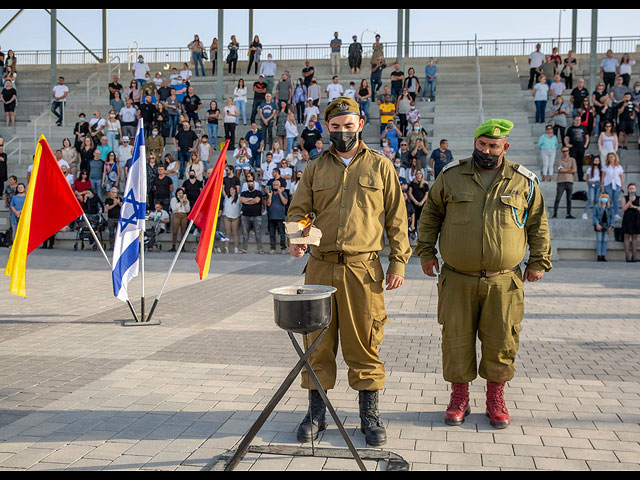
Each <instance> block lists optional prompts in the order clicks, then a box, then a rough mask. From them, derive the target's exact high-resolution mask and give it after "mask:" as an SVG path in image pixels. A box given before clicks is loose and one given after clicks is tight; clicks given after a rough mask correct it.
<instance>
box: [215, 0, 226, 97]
mask: <svg viewBox="0 0 640 480" xmlns="http://www.w3.org/2000/svg"><path fill="white" fill-rule="evenodd" d="M223 43H224V9H223V8H219V9H218V65H217V67H218V90H217V92H218V93H217V98H216V100H217V101H218V105H224V100H223V95H224V84H223V81H224V80H223V78H222V69H223V68H224V60H223V59H224V57H223V55H222V44H223Z"/></svg>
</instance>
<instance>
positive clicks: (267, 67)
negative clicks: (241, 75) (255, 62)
mask: <svg viewBox="0 0 640 480" xmlns="http://www.w3.org/2000/svg"><path fill="white" fill-rule="evenodd" d="M260 74H261V75H263V76H264V82H265V83H266V84H267V92H268V93H271V90H272V89H273V77H275V75H276V64H275V62H274V61H273V56H272V55H271V54H269V55H267V61H266V62H262V65H260Z"/></svg>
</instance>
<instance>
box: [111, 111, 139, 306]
mask: <svg viewBox="0 0 640 480" xmlns="http://www.w3.org/2000/svg"><path fill="white" fill-rule="evenodd" d="M145 153H146V152H145V144H144V125H143V121H142V119H140V120H139V122H138V130H137V132H136V139H135V143H134V146H133V156H132V157H131V168H130V169H129V177H128V178H127V183H126V186H125V189H124V191H125V192H126V194H125V197H124V199H123V202H122V208H121V209H120V220H119V221H118V229H117V231H116V237H115V242H114V243H115V244H114V246H113V263H112V272H111V274H112V280H113V294H114V295H115V296H116V297H118V298H119V299H120V300H122V301H123V302H126V301H127V300H128V299H129V294H128V293H127V287H128V285H129V282H130V281H131V279H133V278H134V277H136V276H137V275H138V270H139V264H140V235H141V234H144V229H145V216H146V211H147V203H146V198H147V164H146V154H145Z"/></svg>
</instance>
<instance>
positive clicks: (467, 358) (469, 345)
mask: <svg viewBox="0 0 640 480" xmlns="http://www.w3.org/2000/svg"><path fill="white" fill-rule="evenodd" d="M523 316H524V290H523V281H522V273H521V271H520V268H517V269H515V270H514V271H511V272H508V273H503V274H500V275H496V276H492V277H480V276H471V275H467V274H464V273H459V272H455V271H453V270H451V269H449V268H447V266H443V268H442V273H441V274H440V278H439V280H438V323H440V324H441V325H442V367H443V373H444V379H445V380H447V381H448V382H453V383H467V382H471V381H473V380H474V379H475V378H476V376H477V374H479V375H480V376H481V377H482V378H484V379H486V380H489V381H491V382H505V381H508V380H511V379H512V378H513V374H514V362H515V359H516V354H517V353H518V345H519V334H520V330H521V328H522V326H521V322H522V318H523ZM476 336H477V337H478V338H479V339H480V341H481V342H482V347H481V353H482V357H481V361H480V369H479V370H478V368H477V363H476Z"/></svg>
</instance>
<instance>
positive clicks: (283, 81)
mask: <svg viewBox="0 0 640 480" xmlns="http://www.w3.org/2000/svg"><path fill="white" fill-rule="evenodd" d="M292 97H293V88H292V87H291V82H290V81H289V79H288V78H287V75H286V74H283V75H282V78H280V81H279V82H278V85H277V86H276V95H275V98H276V104H277V105H280V103H282V102H284V103H285V104H286V105H291V99H292Z"/></svg>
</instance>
